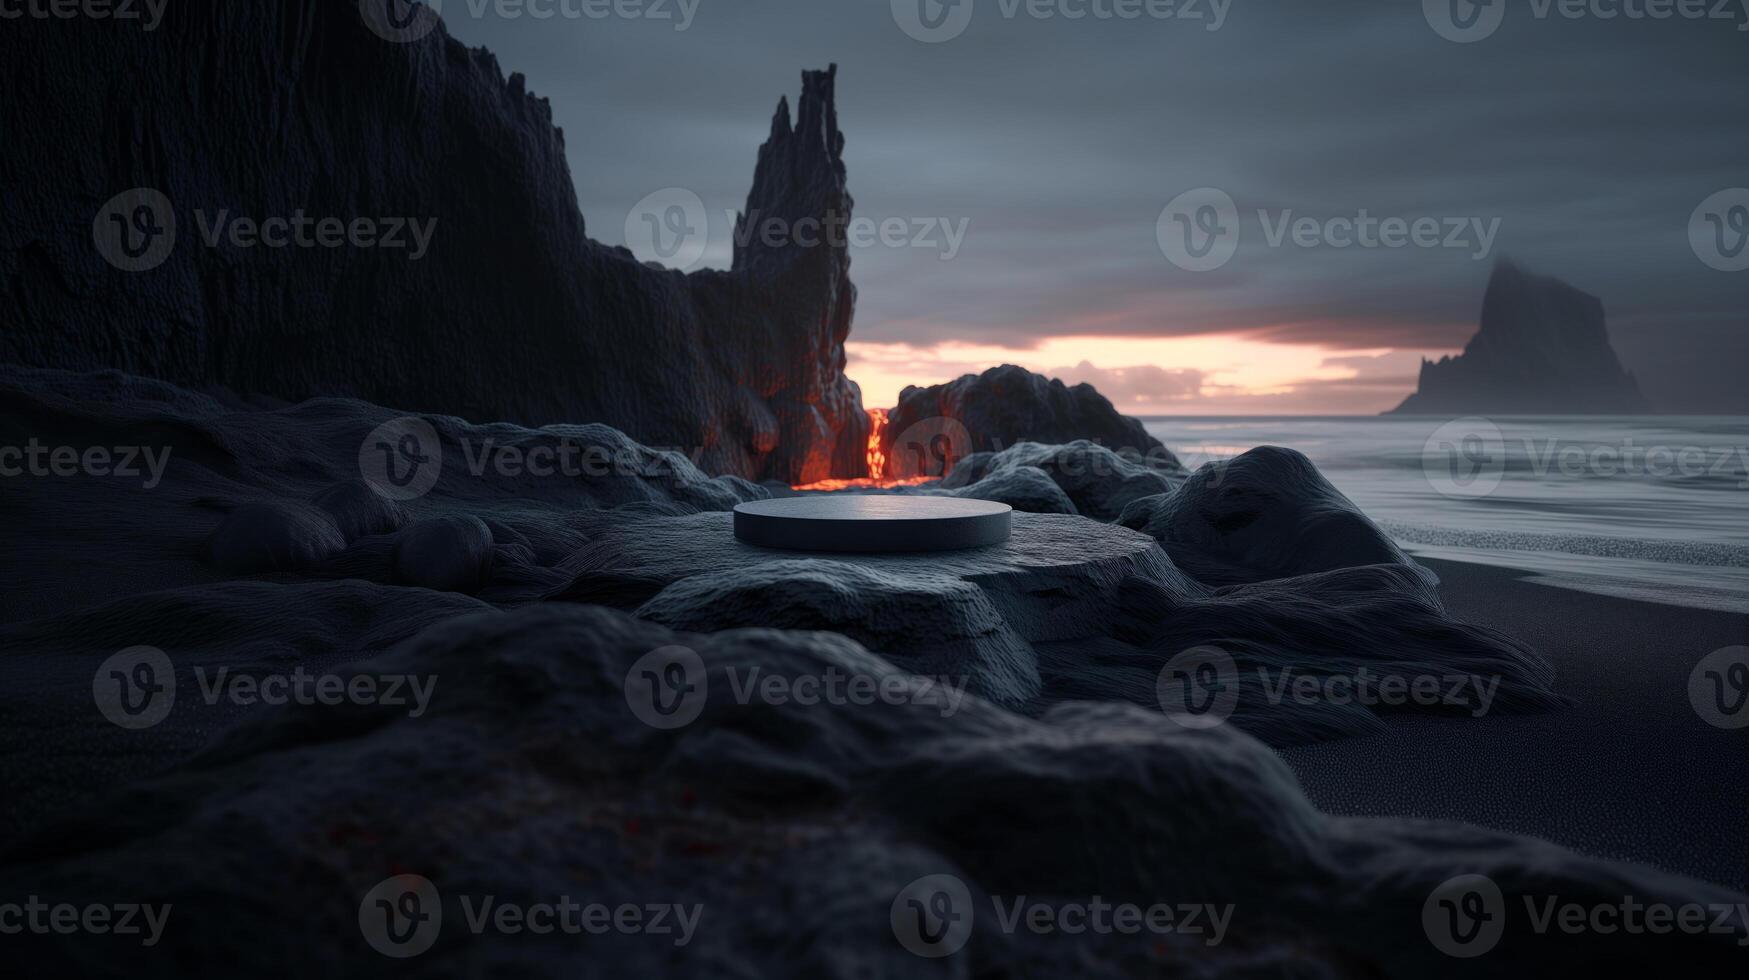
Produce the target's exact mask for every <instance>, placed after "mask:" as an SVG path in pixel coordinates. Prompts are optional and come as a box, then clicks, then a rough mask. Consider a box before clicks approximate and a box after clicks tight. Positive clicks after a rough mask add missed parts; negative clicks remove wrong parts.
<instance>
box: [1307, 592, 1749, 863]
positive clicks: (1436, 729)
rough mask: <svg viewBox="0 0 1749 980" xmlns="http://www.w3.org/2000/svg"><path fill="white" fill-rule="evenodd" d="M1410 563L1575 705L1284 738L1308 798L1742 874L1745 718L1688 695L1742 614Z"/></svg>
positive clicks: (1746, 843)
mask: <svg viewBox="0 0 1749 980" xmlns="http://www.w3.org/2000/svg"><path fill="white" fill-rule="evenodd" d="M1423 561H1424V563H1425V564H1426V565H1428V566H1429V567H1431V568H1432V569H1433V570H1434V571H1435V572H1437V573H1438V574H1439V577H1440V579H1441V586H1440V593H1441V595H1442V596H1443V597H1444V599H1445V602H1446V604H1447V606H1448V608H1449V609H1450V610H1451V612H1452V614H1453V615H1455V616H1456V617H1457V618H1459V619H1463V620H1468V621H1471V622H1477V623H1484V624H1487V625H1490V626H1493V627H1496V628H1498V629H1502V630H1506V631H1508V632H1510V633H1512V634H1514V635H1515V636H1518V637H1521V638H1523V639H1524V640H1526V641H1527V642H1529V643H1531V644H1532V645H1533V646H1535V647H1536V648H1537V650H1538V651H1539V652H1541V653H1542V654H1543V655H1544V656H1545V657H1547V658H1548V659H1549V661H1550V662H1551V663H1553V664H1554V666H1555V670H1556V676H1555V689H1556V690H1557V691H1559V692H1561V693H1562V694H1565V695H1567V696H1568V697H1571V698H1573V699H1574V702H1575V703H1574V704H1573V706H1572V707H1570V708H1568V709H1566V710H1564V711H1556V712H1552V713H1547V714H1528V715H1509V716H1501V717H1497V718H1488V719H1483V720H1481V721H1479V722H1478V721H1475V720H1470V719H1463V718H1431V717H1412V716H1407V715H1395V716H1390V717H1389V719H1388V724H1389V725H1390V728H1391V731H1390V733H1389V734H1388V735H1381V736H1373V737H1362V738H1348V739H1341V740H1337V741H1332V742H1326V743H1323V744H1320V745H1308V746H1300V747H1295V748H1291V749H1285V750H1282V751H1281V752H1280V754H1281V756H1282V758H1284V759H1285V760H1286V761H1287V763H1288V765H1290V766H1291V767H1292V768H1293V770H1294V772H1295V773H1296V774H1297V775H1298V776H1299V778H1300V782H1301V784H1302V785H1303V786H1304V788H1305V790H1306V793H1307V795H1308V796H1309V797H1311V799H1312V801H1313V802H1314V803H1315V804H1317V806H1318V807H1319V808H1321V809H1323V810H1326V811H1328V812H1331V813H1337V814H1345V815H1368V816H1373V815H1392V816H1406V817H1424V818H1430V819H1438V820H1460V821H1465V822H1468V823H1474V824H1480V825H1482V826H1486V827H1493V828H1497V829H1500V830H1506V831H1511V832H1513V833H1519V834H1529V835H1532V836H1537V837H1542V838H1545V839H1547V840H1550V841H1553V842H1555V843H1558V844H1561V845H1563V846H1566V847H1571V848H1573V849H1575V850H1577V851H1580V852H1582V853H1586V854H1591V855H1595V856H1598V857H1606V858H1616V859H1623V860H1629V861H1637V862H1640V863H1643V864H1649V865H1652V866H1654V867H1658V868H1661V869H1664V870H1667V871H1672V872H1676V873H1679V874H1685V875H1692V876H1694V877H1697V878H1703V879H1707V880H1710V881H1715V882H1718V883H1720V884H1724V885H1729V886H1732V887H1736V888H1742V887H1744V886H1745V885H1746V884H1749V730H1739V731H1725V730H1721V729H1718V728H1714V727H1712V726H1710V725H1708V724H1707V723H1706V722H1704V721H1702V720H1701V719H1700V718H1699V717H1697V716H1696V715H1695V713H1694V711H1693V709H1692V708H1691V707H1690V706H1689V701H1688V679H1689V674H1690V671H1691V670H1692V669H1693V667H1694V665H1695V663H1696V662H1698V661H1699V660H1700V658H1701V657H1703V656H1705V655H1706V654H1708V653H1710V652H1711V651H1713V650H1716V649H1718V648H1720V647H1725V646H1731V645H1733V644H1742V643H1745V642H1749V618H1746V617H1743V616H1740V615H1734V614H1729V613H1722V612H1707V611H1701V610H1695V609H1684V608H1677V607H1674V606H1663V605H1656V604H1652V603H1646V602H1636V601H1632V600H1627V599H1617V598H1611V597H1607V596H1597V595H1590V594H1586V593H1582V592H1575V591H1571V590H1568V589H1562V588H1555V587H1550V586H1545V585H1540V584H1537V583H1534V582H1531V581H1527V580H1526V577H1525V576H1524V575H1522V574H1520V573H1517V572H1513V571H1511V570H1508V569H1502V568H1493V567H1488V566H1483V565H1470V564H1461V563H1456V562H1449V561H1437V560H1423Z"/></svg>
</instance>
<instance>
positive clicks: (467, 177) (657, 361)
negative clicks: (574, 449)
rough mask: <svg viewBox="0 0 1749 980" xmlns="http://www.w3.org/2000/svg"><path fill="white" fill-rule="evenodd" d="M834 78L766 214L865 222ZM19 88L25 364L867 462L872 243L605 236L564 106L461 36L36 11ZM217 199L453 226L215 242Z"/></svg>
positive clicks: (774, 159)
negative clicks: (851, 185) (144, 222)
mask: <svg viewBox="0 0 1749 980" xmlns="http://www.w3.org/2000/svg"><path fill="white" fill-rule="evenodd" d="M834 78H835V72H834V71H826V72H809V73H806V74H805V75H804V78H803V91H802V96H801V101H800V102H799V103H798V104H797V106H796V114H795V119H794V121H793V123H792V121H791V118H790V113H789V109H788V105H787V103H785V104H783V105H780V106H779V109H778V113H777V117H776V119H775V120H774V122H773V126H772V132H771V138H770V140H769V141H768V142H767V143H766V144H765V146H764V148H763V149H761V151H760V153H759V160H758V167H757V171H756V173H755V177H754V185H753V190H752V193H751V194H750V195H749V197H748V200H747V208H748V215H749V218H750V219H751V218H753V217H769V216H775V217H780V218H785V219H789V220H795V219H797V218H801V217H813V218H817V219H819V220H821V221H823V222H843V221H848V220H849V217H850V209H851V205H852V202H851V198H850V196H849V194H848V193H847V192H846V190H845V170H844V164H843V160H842V156H841V154H842V150H843V146H844V138H843V136H842V134H840V132H839V130H838V126H837V118H836V111H835V109H834V104H833V99H834V91H833V86H834ZM0 83H3V85H4V89H5V92H6V97H5V98H4V99H0V132H3V133H5V137H4V140H5V144H6V153H5V154H4V155H3V156H0V187H4V188H5V189H6V190H5V199H6V218H7V220H6V222H5V223H4V225H0V311H3V312H4V320H5V323H6V329H5V330H4V331H0V361H6V362H11V363H20V364H28V365H35V366H45V367H57V368H64V369H70V370H79V371H89V370H93V369H97V368H118V369H121V370H124V371H127V372H129V373H131V374H135V375H143V376H149V377H155V378H161V379H165V380H168V381H171V382H174V383H176V384H179V385H182V386H184V387H189V388H197V389H199V388H212V387H215V386H217V387H222V388H227V389H230V390H233V391H235V392H239V393H242V394H245V395H250V396H273V397H275V398H280V399H287V400H301V399H304V398H310V397H317V396H333V395H344V396H353V397H358V398H363V399H366V400H369V401H371V402H374V403H376V404H380V405H387V406H392V407H394V408H397V409H401V410H403V411H406V412H432V413H442V414H449V415H457V416H463V417H467V418H470V419H477V420H481V421H498V420H502V421H512V422H516V423H519V424H522V425H544V424H548V423H554V422H571V423H582V422H603V423H606V424H609V425H612V426H614V427H616V428H618V429H620V430H622V431H624V432H626V433H628V434H630V435H631V436H632V437H633V438H635V439H638V440H639V441H641V442H642V443H643V444H645V445H650V446H663V447H670V448H678V449H681V450H683V451H685V452H687V453H689V454H691V455H693V456H694V459H695V460H696V461H697V462H698V463H699V464H700V465H701V466H702V467H704V468H705V469H706V470H708V471H710V472H713V473H728V474H735V475H739V476H745V477H748V478H753V479H764V478H775V479H778V480H782V481H784V482H789V483H796V482H808V481H813V480H817V479H822V478H825V477H828V476H860V475H863V473H864V472H865V469H866V464H865V460H864V451H865V446H866V443H867V438H868V420H867V416H866V415H865V414H864V412H863V411H862V407H861V401H860V394H859V392H858V390H857V388H856V386H855V384H854V383H852V382H851V381H849V380H848V379H847V378H845V376H844V370H843V369H844V362H845V354H844V347H843V344H844V339H845V335H846V334H847V332H848V331H849V329H850V323H851V317H852V314H853V310H854V305H855V296H856V293H855V289H854V288H853V287H852V285H851V283H850V280H849V276H848V269H849V264H850V259H849V256H848V254H847V252H846V250H845V249H844V248H843V247H842V246H841V245H838V246H834V245H829V244H827V245H819V246H816V247H809V246H806V245H803V244H799V243H789V244H783V245H780V246H777V247H773V246H772V245H770V244H768V243H766V242H764V241H763V240H762V239H761V238H760V236H753V238H752V239H751V241H750V242H749V243H748V244H746V245H745V246H743V247H740V248H738V249H737V251H736V254H735V258H734V266H733V269H732V271H729V272H722V271H713V270H705V271H699V272H695V273H692V274H690V275H687V274H682V273H680V272H677V271H671V270H666V269H661V268H653V267H651V266H647V265H645V264H643V263H641V262H638V261H637V260H636V259H634V258H633V257H632V255H631V253H630V252H628V251H626V250H625V249H623V248H610V247H608V246H605V245H602V244H600V243H598V242H595V241H592V240H591V239H590V238H588V237H587V235H586V231H585V228H584V223H583V217H582V214H581V212H580V211H579V210H578V206H577V200H576V194H575V191H574V189H573V186H572V181H571V174H570V172H569V169H568V167H567V164H566V158H565V144H564V137H563V135H562V134H561V133H560V132H559V131H558V130H557V129H555V128H554V127H553V125H552V112H551V109H550V107H549V105H548V103H547V101H546V100H544V99H540V98H536V97H535V96H533V95H531V94H529V92H528V91H527V90H526V88H525V82H524V79H523V77H522V76H521V75H515V74H513V75H511V76H510V77H509V79H508V80H506V79H505V77H504V75H503V73H502V72H501V71H500V69H499V66H498V63H497V60H496V59H495V58H494V57H493V56H492V55H491V54H490V53H489V52H487V51H486V50H484V49H474V50H469V49H468V48H466V47H465V46H463V45H462V44H461V43H459V42H457V41H455V40H453V39H451V38H450V37H449V36H448V33H447V31H446V30H445V29H444V28H443V27H442V26H441V25H439V26H438V27H437V28H436V29H435V30H433V31H431V32H430V33H429V34H427V35H425V36H423V37H422V38H420V39H418V40H415V41H411V42H408V43H391V42H390V41H388V40H385V39H384V38H383V37H381V36H379V35H378V34H377V33H374V32H373V31H372V30H371V29H370V28H368V27H367V26H366V24H365V23H364V21H363V19H362V18H361V15H360V6H359V4H357V3H353V2H321V3H310V2H307V0H262V2H257V3H234V4H232V3H224V4H212V3H188V4H182V3H172V4H169V5H167V6H166V8H165V10H164V13H163V21H162V23H161V25H159V26H158V28H157V29H156V30H155V31H154V32H152V33H150V34H142V32H140V31H139V30H138V29H137V27H135V26H133V25H130V24H124V23H122V22H119V21H115V20H110V21H104V22H101V23H93V22H92V21H90V20H89V19H87V18H78V19H75V20H66V19H60V18H25V19H19V20H15V21H8V22H7V26H6V30H4V31H0ZM603 97H606V96H605V95H604V96H603ZM584 179H587V175H584ZM142 187H145V188H153V189H155V190H157V191H159V192H162V193H163V194H164V195H165V196H166V197H167V198H168V200H169V202H170V211H171V213H172V214H171V215H159V216H157V217H158V219H159V222H160V226H162V224H163V223H165V222H166V221H167V219H169V218H170V217H171V216H172V215H173V217H174V220H175V233H174V238H173V242H174V245H173V247H172V248H171V250H170V253H169V256H168V258H167V259H166V260H165V261H164V262H163V263H162V264H161V265H157V266H156V267H153V268H150V269H148V270H145V271H139V272H125V271H121V270H120V269H119V268H116V267H113V266H112V265H110V264H109V263H107V262H106V261H105V259H104V257H103V255H102V254H100V252H99V249H98V247H97V246H96V244H95V241H94V234H93V226H94V222H98V219H99V217H100V213H101V212H102V211H103V210H104V208H105V204H106V202H108V201H110V200H111V199H112V198H114V197H115V196H116V195H118V194H120V193H122V192H124V191H128V190H131V189H134V188H142ZM652 190H654V188H652ZM626 203H627V204H628V205H629V204H630V203H631V202H626ZM221 213H223V214H224V215H225V216H226V217H225V219H224V220H226V221H229V220H232V219H237V218H248V219H251V220H254V221H257V222H260V221H265V220H266V219H270V218H274V217H278V218H282V219H289V218H293V217H295V216H297V215H299V214H302V215H303V216H305V217H306V218H308V219H312V220H314V219H322V218H339V219H341V220H342V221H344V222H348V223H350V222H352V221H354V220H356V219H361V218H371V219H393V220H396V221H401V220H404V219H414V220H416V221H418V222H420V223H421V225H422V226H427V227H430V237H429V242H428V250H427V251H426V253H425V254H423V255H422V256H421V257H420V258H418V259H417V260H413V259H412V258H411V256H412V254H413V250H412V249H411V248H402V249H389V248H360V247H351V246H345V247H337V248H330V247H299V246H291V247H278V248H275V247H267V246H265V245H262V244H255V245H253V246H252V247H243V246H239V245H237V244H235V243H234V242H233V240H232V239H230V238H229V237H221V238H219V239H218V240H217V243H216V244H210V245H209V244H208V240H209V237H208V232H209V230H211V229H214V228H216V227H217V224H216V223H217V222H218V221H220V218H219V215H220V214H221ZM431 222H435V225H434V226H430V224H429V223H431ZM383 228H384V231H385V233H386V232H387V230H388V228H389V225H387V224H384V226H383ZM219 230H220V231H221V232H222V230H223V229H219ZM312 234H313V233H312ZM400 238H401V239H402V240H404V241H410V240H411V235H410V233H408V232H407V231H406V230H405V229H403V230H402V231H401V232H400ZM823 240H825V241H831V239H823Z"/></svg>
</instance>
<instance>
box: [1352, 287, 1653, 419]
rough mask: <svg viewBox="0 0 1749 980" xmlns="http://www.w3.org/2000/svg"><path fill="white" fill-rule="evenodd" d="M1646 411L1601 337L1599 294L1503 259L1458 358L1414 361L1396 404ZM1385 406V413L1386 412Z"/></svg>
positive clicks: (1460, 409) (1406, 407) (1435, 408)
mask: <svg viewBox="0 0 1749 980" xmlns="http://www.w3.org/2000/svg"><path fill="white" fill-rule="evenodd" d="M1646 411H1648V406H1647V404H1646V399H1645V396H1644V395H1642V394H1641V393H1640V387H1639V384H1638V382H1636V381H1635V380H1634V376H1633V375H1632V374H1630V373H1628V372H1627V371H1626V370H1624V369H1623V368H1622V366H1621V361H1620V360H1618V359H1617V358H1616V356H1615V349H1614V348H1612V347H1611V346H1610V345H1609V331H1608V329H1607V328H1606V327H1605V325H1604V316H1603V303H1602V302H1601V301H1599V300H1598V298H1597V297H1595V296H1592V295H1591V294H1589V293H1585V292H1581V291H1579V290H1578V289H1575V288H1573V287H1572V286H1569V285H1567V284H1566V283H1564V282H1562V281H1560V280H1559V279H1555V278H1552V277H1549V276H1538V275H1533V274H1531V273H1528V272H1525V271H1524V270H1523V269H1520V268H1519V267H1518V266H1516V265H1513V264H1512V263H1510V262H1502V263H1500V264H1499V265H1498V266H1496V267H1495V269H1494V275H1493V276H1492V278H1490V279H1489V280H1488V292H1487V295H1486V296H1485V297H1484V298H1483V300H1482V327H1481V329H1480V330H1478V331H1477V332H1476V335H1475V336H1474V337H1472V338H1470V342H1469V344H1467V345H1466V346H1465V347H1464V352H1463V353H1462V354H1460V355H1458V356H1457V357H1442V358H1440V359H1439V361H1438V363H1434V362H1432V361H1422V362H1421V383H1420V386H1419V389H1418V390H1417V391H1416V392H1415V393H1414V394H1412V395H1410V396H1409V397H1408V398H1407V399H1406V400H1405V401H1404V402H1403V404H1401V405H1399V406H1397V408H1396V409H1395V410H1394V412H1397V413H1403V414H1422V415H1451V414H1464V413H1472V414H1487V413H1501V414H1574V415H1584V414H1611V413H1624V414H1627V413H1640V412H1646ZM1387 414H1390V413H1387Z"/></svg>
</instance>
